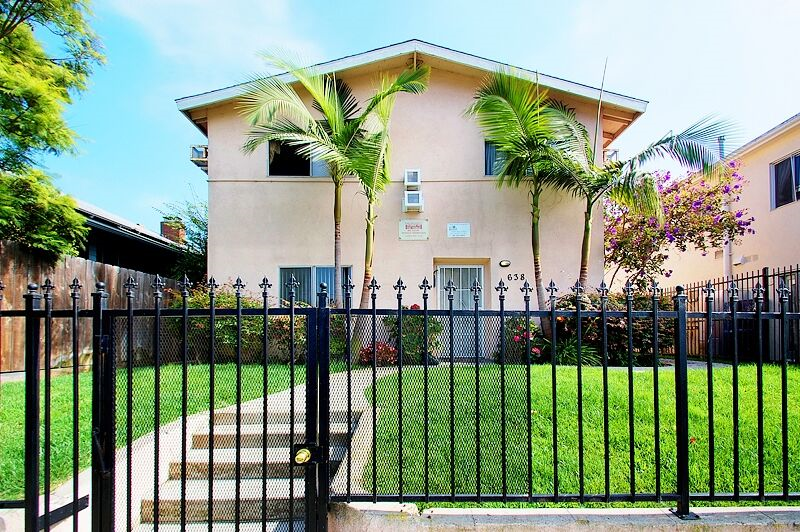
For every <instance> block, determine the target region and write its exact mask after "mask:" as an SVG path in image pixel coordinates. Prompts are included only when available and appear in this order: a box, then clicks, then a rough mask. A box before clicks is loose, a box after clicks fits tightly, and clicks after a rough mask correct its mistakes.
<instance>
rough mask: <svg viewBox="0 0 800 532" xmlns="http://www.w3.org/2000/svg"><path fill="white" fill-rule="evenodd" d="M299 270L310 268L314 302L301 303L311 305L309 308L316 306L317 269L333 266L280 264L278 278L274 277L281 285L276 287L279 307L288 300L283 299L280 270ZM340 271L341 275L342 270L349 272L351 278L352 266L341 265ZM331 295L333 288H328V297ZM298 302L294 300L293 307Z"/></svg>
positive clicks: (331, 266)
mask: <svg viewBox="0 0 800 532" xmlns="http://www.w3.org/2000/svg"><path fill="white" fill-rule="evenodd" d="M301 268H310V269H311V286H312V287H313V291H312V298H314V301H311V302H306V301H303V303H306V304H308V305H311V306H316V304H317V303H316V298H315V297H316V294H317V290H318V289H319V282H318V279H317V269H319V268H333V265H332V264H282V265H280V266H278V276H277V277H276V279H278V282H279V283H281V286H279V287H278V300H279V304H280V306H284V303H283V302H284V301H287V302H288V301H289V299H288V298H286V297H283V290H284V289H285V288H286V286H285V285H284V284H283V283H282V282H281V270H299V269H301ZM342 270H343V272H342V275H344V270H350V275H351V276H352V275H353V273H352V272H353V265H352V264H346V265H343V266H342ZM342 280H344V277H342ZM333 293H334V291H333V287H328V295H329V296H330V295H331V294H333ZM331 299H332V298H331ZM300 301H301V300H299V299H295V305H297V303H299V302H300ZM287 306H288V305H287Z"/></svg>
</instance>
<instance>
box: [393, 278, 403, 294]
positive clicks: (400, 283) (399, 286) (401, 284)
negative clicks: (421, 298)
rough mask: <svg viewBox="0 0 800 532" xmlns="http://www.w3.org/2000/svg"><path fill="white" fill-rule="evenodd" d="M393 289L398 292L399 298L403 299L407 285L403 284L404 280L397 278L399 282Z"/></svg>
mask: <svg viewBox="0 0 800 532" xmlns="http://www.w3.org/2000/svg"><path fill="white" fill-rule="evenodd" d="M392 288H394V289H395V290H397V297H398V298H402V297H403V290H405V289H406V284H405V283H404V282H403V278H402V277H398V278H397V282H396V283H395V284H394V285H393V286H392Z"/></svg>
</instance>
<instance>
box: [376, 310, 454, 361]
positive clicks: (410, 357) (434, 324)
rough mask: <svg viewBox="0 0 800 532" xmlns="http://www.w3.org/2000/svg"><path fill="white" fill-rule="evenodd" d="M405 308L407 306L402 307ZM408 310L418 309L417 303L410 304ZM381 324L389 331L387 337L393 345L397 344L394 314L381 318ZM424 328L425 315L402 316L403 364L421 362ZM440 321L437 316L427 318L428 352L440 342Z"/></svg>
mask: <svg viewBox="0 0 800 532" xmlns="http://www.w3.org/2000/svg"><path fill="white" fill-rule="evenodd" d="M403 308H405V309H406V310H408V309H409V307H403ZM410 310H420V307H419V305H417V304H416V303H415V304H413V305H411V307H410ZM383 324H384V325H385V326H386V329H387V330H388V331H389V338H391V340H392V342H393V343H394V345H397V336H398V327H397V317H396V316H386V317H385V318H383ZM424 329H425V317H424V316H422V315H418V316H410V315H404V316H403V363H404V364H406V363H407V364H422V361H423V357H424V356H425V354H426V353H424V351H425V342H424V334H423V333H424ZM442 329H443V326H442V322H441V321H439V320H438V319H437V318H434V317H429V318H428V353H432V352H435V351H437V350H438V349H439V348H440V347H441V345H442V343H441V340H440V339H439V337H440V336H441V334H442Z"/></svg>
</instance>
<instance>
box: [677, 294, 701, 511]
mask: <svg viewBox="0 0 800 532" xmlns="http://www.w3.org/2000/svg"><path fill="white" fill-rule="evenodd" d="M672 301H673V303H674V307H675V313H676V314H677V317H676V319H675V439H676V446H677V449H676V450H677V481H678V482H677V492H678V507H677V509H675V510H673V513H674V514H675V515H677V516H678V517H680V518H681V519H699V518H698V517H697V515H696V514H694V513H692V512H691V511H690V510H689V386H688V382H687V374H686V373H687V370H688V369H687V354H688V347H687V342H686V302H687V296H686V291H685V289H684V287H683V286H680V285H679V286H676V287H675V296H674V297H673V298H672Z"/></svg>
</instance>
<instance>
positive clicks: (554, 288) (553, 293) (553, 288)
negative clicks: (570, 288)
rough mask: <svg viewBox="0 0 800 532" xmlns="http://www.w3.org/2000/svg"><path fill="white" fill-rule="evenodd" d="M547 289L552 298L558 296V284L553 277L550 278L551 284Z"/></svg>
mask: <svg viewBox="0 0 800 532" xmlns="http://www.w3.org/2000/svg"><path fill="white" fill-rule="evenodd" d="M545 290H547V292H548V293H549V294H550V299H555V298H556V292H558V286H556V283H555V282H554V281H553V280H552V279H550V284H549V285H547V288H545Z"/></svg>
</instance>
